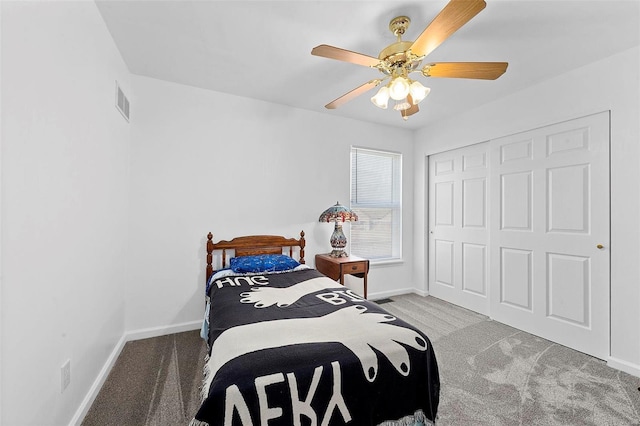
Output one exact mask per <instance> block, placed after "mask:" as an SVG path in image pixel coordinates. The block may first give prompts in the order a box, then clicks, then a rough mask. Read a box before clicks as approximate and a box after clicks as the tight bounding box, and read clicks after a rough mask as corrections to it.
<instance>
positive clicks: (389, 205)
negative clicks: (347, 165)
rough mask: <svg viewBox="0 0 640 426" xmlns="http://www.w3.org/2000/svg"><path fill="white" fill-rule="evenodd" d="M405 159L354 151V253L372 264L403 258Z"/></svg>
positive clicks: (394, 154)
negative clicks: (402, 180) (402, 181)
mask: <svg viewBox="0 0 640 426" xmlns="http://www.w3.org/2000/svg"><path fill="white" fill-rule="evenodd" d="M401 179H402V155H401V154H398V153H394V152H384V151H374V150H370V149H363V148H354V147H352V148H351V209H352V210H353V211H355V212H356V214H357V215H358V221H357V222H351V238H350V239H349V244H350V246H351V248H350V251H351V253H353V254H355V255H356V256H361V257H365V258H367V259H370V260H372V261H376V260H377V261H380V260H394V259H396V260H397V259H401V258H402V197H401V193H402V190H401V189H402V185H401Z"/></svg>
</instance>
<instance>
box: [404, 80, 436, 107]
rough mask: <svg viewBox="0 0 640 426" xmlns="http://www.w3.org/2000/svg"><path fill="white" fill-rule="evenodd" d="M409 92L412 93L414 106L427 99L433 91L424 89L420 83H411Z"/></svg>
mask: <svg viewBox="0 0 640 426" xmlns="http://www.w3.org/2000/svg"><path fill="white" fill-rule="evenodd" d="M409 92H410V93H411V98H412V99H413V104H414V105H418V102H420V101H421V100H423V99H424V98H426V97H427V95H428V94H429V92H431V89H430V88H428V87H424V86H423V85H422V84H420V82H419V81H414V82H413V83H411V86H409Z"/></svg>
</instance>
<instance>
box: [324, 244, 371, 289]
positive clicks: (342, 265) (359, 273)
mask: <svg viewBox="0 0 640 426" xmlns="http://www.w3.org/2000/svg"><path fill="white" fill-rule="evenodd" d="M316 269H317V270H318V271H320V272H322V273H323V274H324V275H326V276H328V277H329V278H331V279H332V280H336V281H337V280H340V284H342V285H344V276H345V275H354V276H356V277H358V278H363V279H364V298H365V299H366V298H367V274H368V273H369V260H368V259H363V258H361V257H358V256H349V257H331V256H329V255H328V254H316Z"/></svg>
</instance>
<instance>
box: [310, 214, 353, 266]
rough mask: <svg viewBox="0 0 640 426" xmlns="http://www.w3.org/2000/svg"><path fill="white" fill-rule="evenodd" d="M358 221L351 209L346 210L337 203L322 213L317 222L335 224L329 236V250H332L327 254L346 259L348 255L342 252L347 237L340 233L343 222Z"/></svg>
mask: <svg viewBox="0 0 640 426" xmlns="http://www.w3.org/2000/svg"><path fill="white" fill-rule="evenodd" d="M357 220H358V215H357V214H355V212H353V211H352V210H351V209H348V208H346V207H345V206H343V205H342V204H340V203H339V202H337V203H336V204H335V206H331V207H329V208H328V209H326V210H325V211H323V212H322V214H321V215H320V218H319V219H318V222H335V227H334V229H333V233H332V234H331V239H330V240H329V241H330V242H331V248H332V249H333V250H332V251H331V253H330V254H329V255H330V256H331V257H347V256H348V254H347V253H346V252H345V251H344V248H345V247H346V246H347V237H346V236H345V235H344V232H342V223H343V222H355V221H357Z"/></svg>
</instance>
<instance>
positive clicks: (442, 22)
mask: <svg viewBox="0 0 640 426" xmlns="http://www.w3.org/2000/svg"><path fill="white" fill-rule="evenodd" d="M486 5H487V4H486V3H485V2H484V0H451V1H450V2H449V3H448V4H447V5H446V6H445V7H444V9H442V10H441V11H440V13H439V14H438V16H436V17H435V18H434V19H433V21H431V23H430V24H429V25H427V27H426V28H425V29H424V31H422V34H420V35H419V36H418V38H417V39H416V41H414V42H413V44H412V45H411V52H412V53H413V54H414V55H417V56H426V55H428V54H429V53H431V52H433V51H434V50H435V48H436V47H438V46H440V44H441V43H442V42H443V41H445V40H446V39H447V38H449V37H450V36H451V34H453V33H455V32H456V31H457V30H458V29H460V27H462V26H463V25H464V24H466V23H467V22H469V21H470V20H471V18H473V17H474V16H476V15H477V14H478V13H480V11H481V10H482V9H484V8H485V6H486Z"/></svg>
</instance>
